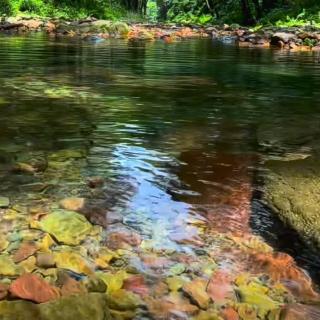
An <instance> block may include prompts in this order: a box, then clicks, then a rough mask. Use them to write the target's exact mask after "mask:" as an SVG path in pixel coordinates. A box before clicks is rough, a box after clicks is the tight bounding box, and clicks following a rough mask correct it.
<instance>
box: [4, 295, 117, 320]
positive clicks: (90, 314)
mask: <svg viewBox="0 0 320 320" xmlns="http://www.w3.org/2000/svg"><path fill="white" fill-rule="evenodd" d="M0 315H1V319H5V320H26V319H28V320H29V319H30V320H31V319H34V320H62V319H63V320H75V319H76V320H89V319H90V320H111V316H110V313H109V309H108V306H107V298H106V295H105V294H100V293H89V294H84V295H77V296H69V297H65V298H61V299H58V300H55V301H51V302H48V303H43V304H38V305H37V304H34V303H32V302H28V301H23V300H19V301H2V302H0Z"/></svg>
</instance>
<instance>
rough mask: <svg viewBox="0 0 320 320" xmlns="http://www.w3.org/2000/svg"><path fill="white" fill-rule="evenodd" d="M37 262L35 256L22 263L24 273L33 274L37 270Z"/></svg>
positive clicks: (20, 264)
mask: <svg viewBox="0 0 320 320" xmlns="http://www.w3.org/2000/svg"><path fill="white" fill-rule="evenodd" d="M36 260H37V259H36V258H35V257H34V256H31V257H29V258H28V259H26V260H24V261H22V262H21V263H19V266H21V267H22V269H23V270H24V272H26V273H31V272H33V271H34V270H36V269H37V266H36Z"/></svg>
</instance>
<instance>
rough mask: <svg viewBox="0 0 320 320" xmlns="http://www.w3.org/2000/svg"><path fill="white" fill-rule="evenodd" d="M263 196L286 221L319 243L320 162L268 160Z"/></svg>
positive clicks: (304, 235)
mask: <svg viewBox="0 0 320 320" xmlns="http://www.w3.org/2000/svg"><path fill="white" fill-rule="evenodd" d="M267 168H268V169H269V172H268V174H267V176H266V184H265V199H266V201H267V202H268V204H269V205H270V206H271V207H272V208H273V209H274V210H275V211H276V212H277V213H278V215H279V217H280V218H281V220H282V221H284V222H285V223H288V224H289V225H290V226H291V227H292V228H294V229H295V230H297V231H298V232H299V234H301V236H302V237H303V238H304V239H306V240H313V241H315V242H316V243H317V244H318V245H319V246H320V194H319V192H318V190H319V188H320V178H319V177H320V161H319V160H318V159H316V158H313V157H310V158H307V159H302V160H294V161H269V162H268V163H267Z"/></svg>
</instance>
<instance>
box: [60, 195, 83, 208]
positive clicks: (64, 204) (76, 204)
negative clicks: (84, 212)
mask: <svg viewBox="0 0 320 320" xmlns="http://www.w3.org/2000/svg"><path fill="white" fill-rule="evenodd" d="M84 204H85V199H84V198H66V199H63V200H61V201H60V203H59V205H60V207H61V208H62V209H65V210H69V211H80V210H81V209H82V208H83V207H84Z"/></svg>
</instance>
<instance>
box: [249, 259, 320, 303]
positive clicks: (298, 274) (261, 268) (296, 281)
mask: <svg viewBox="0 0 320 320" xmlns="http://www.w3.org/2000/svg"><path fill="white" fill-rule="evenodd" d="M252 265H253V266H254V267H253V270H254V269H255V270H256V272H265V274H268V276H269V277H271V279H273V280H274V281H281V282H282V283H283V284H284V285H285V287H286V288H287V289H288V290H289V291H290V292H291V293H292V294H293V295H294V296H296V297H300V299H301V298H303V299H306V300H314V301H316V300H318V299H319V295H318V294H317V293H316V292H315V291H314V290H313V287H312V281H311V279H310V277H309V276H308V275H307V274H306V273H305V272H304V271H303V270H301V269H300V268H299V267H298V266H297V265H296V264H295V261H294V259H293V258H292V257H290V256H289V255H287V254H285V253H275V254H271V253H269V254H257V255H254V256H253V257H252Z"/></svg>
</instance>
